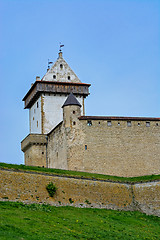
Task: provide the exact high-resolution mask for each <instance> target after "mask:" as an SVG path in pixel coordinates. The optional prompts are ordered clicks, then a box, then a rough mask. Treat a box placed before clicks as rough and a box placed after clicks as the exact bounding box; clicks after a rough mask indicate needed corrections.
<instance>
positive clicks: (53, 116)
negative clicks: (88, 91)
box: [42, 94, 83, 134]
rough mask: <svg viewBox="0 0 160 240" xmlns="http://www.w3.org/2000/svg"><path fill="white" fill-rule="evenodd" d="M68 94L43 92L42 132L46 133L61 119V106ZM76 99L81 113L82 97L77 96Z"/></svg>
mask: <svg viewBox="0 0 160 240" xmlns="http://www.w3.org/2000/svg"><path fill="white" fill-rule="evenodd" d="M67 97H68V95H67V96H66V95H59V94H57V95H54V94H53V95H51V94H50V95H49V94H45V95H44V94H43V95H42V98H43V106H42V108H43V134H47V133H48V132H50V131H51V130H52V129H53V128H54V127H56V126H57V124H59V123H60V122H61V121H62V120H63V109H62V106H63V104H64V102H65V101H66V99H67ZM77 100H78V101H79V103H80V104H81V105H82V108H81V111H82V115H83V97H82V96H81V97H80V96H79V97H77Z"/></svg>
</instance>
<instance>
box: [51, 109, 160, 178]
mask: <svg viewBox="0 0 160 240" xmlns="http://www.w3.org/2000/svg"><path fill="white" fill-rule="evenodd" d="M69 107H70V116H69V117H68V121H69V123H70V125H66V123H65V122H66V119H67V117H66V118H64V121H63V124H62V125H61V126H57V128H55V129H54V130H53V131H52V132H51V133H49V134H48V139H49V144H48V146H47V154H48V160H47V161H48V167H51V168H61V169H68V170H74V171H83V172H91V173H101V174H105V175H113V176H123V177H135V176H142V175H152V174H160V119H155V118H134V117H133V118H131V117H130V118H126V117H87V116H82V117H79V118H76V112H77V111H78V110H77V111H76V110H75V109H73V107H74V106H68V108H69ZM66 108H67V107H66ZM66 108H65V112H66V111H67V109H66ZM73 110H74V111H73ZM73 112H75V113H74V114H73ZM64 116H65V115H64Z"/></svg>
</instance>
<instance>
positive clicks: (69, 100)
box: [62, 93, 82, 108]
mask: <svg viewBox="0 0 160 240" xmlns="http://www.w3.org/2000/svg"><path fill="white" fill-rule="evenodd" d="M69 105H77V106H79V107H82V106H81V104H80V103H79V102H78V100H77V99H76V98H75V96H74V95H73V93H70V94H69V96H68V98H67V99H66V101H65V102H64V104H63V106H62V108H63V107H65V106H69Z"/></svg>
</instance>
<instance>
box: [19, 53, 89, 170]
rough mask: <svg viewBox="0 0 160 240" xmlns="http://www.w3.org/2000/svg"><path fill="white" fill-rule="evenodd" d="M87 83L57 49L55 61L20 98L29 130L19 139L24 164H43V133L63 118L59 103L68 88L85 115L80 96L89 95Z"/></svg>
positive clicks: (61, 103) (45, 141) (45, 143)
mask: <svg viewBox="0 0 160 240" xmlns="http://www.w3.org/2000/svg"><path fill="white" fill-rule="evenodd" d="M89 87H90V84H86V83H82V82H81V81H80V80H79V78H78V77H77V76H76V74H75V73H74V72H73V70H72V69H71V68H70V67H69V65H68V64H67V63H66V61H65V60H64V58H63V56H62V52H61V51H60V52H59V56H58V59H57V61H56V62H55V63H54V64H53V65H52V66H51V68H50V69H48V70H47V73H46V74H45V75H44V76H43V78H42V79H40V77H36V81H35V83H34V84H32V86H31V88H30V90H29V91H28V92H27V94H26V95H25V97H24V98H23V101H24V102H25V109H29V125H30V134H29V135H28V136H27V137H26V138H25V139H23V140H22V142H21V149H22V151H23V152H24V154H25V164H26V165H34V166H45V167H47V166H48V165H47V162H46V154H47V152H46V146H47V138H46V137H47V134H48V133H49V132H50V131H51V130H53V129H54V128H55V127H56V126H57V125H58V124H59V123H60V122H61V121H62V120H63V109H62V106H63V104H64V102H65V101H66V99H67V97H68V96H69V94H70V93H71V92H72V93H73V94H74V95H75V96H76V98H77V99H78V101H79V104H80V105H81V106H82V107H81V108H79V109H80V115H85V109H84V99H85V98H86V97H87V96H88V95H89Z"/></svg>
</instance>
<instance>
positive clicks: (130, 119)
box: [79, 116, 160, 121]
mask: <svg viewBox="0 0 160 240" xmlns="http://www.w3.org/2000/svg"><path fill="white" fill-rule="evenodd" d="M79 120H122V121H123V120H129V121H160V118H153V117H112V116H81V117H79Z"/></svg>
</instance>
